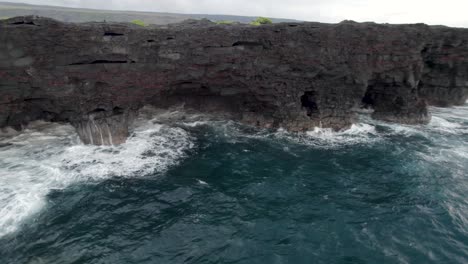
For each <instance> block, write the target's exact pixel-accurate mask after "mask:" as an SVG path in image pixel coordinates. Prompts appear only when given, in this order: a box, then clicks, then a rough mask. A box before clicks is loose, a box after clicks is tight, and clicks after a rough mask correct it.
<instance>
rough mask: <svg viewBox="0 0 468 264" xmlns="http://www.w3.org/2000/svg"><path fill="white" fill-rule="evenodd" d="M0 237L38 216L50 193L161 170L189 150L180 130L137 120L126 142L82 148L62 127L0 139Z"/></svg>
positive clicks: (69, 129)
mask: <svg viewBox="0 0 468 264" xmlns="http://www.w3.org/2000/svg"><path fill="white" fill-rule="evenodd" d="M0 145H5V146H4V147H3V148H0V236H3V235H5V234H8V233H12V232H15V231H16V230H17V229H18V227H19V225H20V224H21V222H22V221H23V220H24V219H26V218H28V217H30V216H31V215H33V214H34V213H36V212H38V211H39V210H40V209H41V208H43V207H44V205H45V203H46V200H45V199H46V196H47V194H48V193H49V192H50V191H51V190H53V189H63V188H66V187H67V186H69V185H70V184H73V183H77V182H89V181H95V180H102V179H106V178H110V177H116V176H119V177H136V176H138V175H148V174H151V173H155V172H163V171H165V170H167V169H168V168H169V167H170V166H171V165H174V164H175V163H177V162H178V161H179V160H180V158H181V157H183V156H184V153H185V151H186V150H187V149H189V148H191V147H192V146H193V144H192V141H191V137H190V135H189V134H188V133H187V132H186V131H185V130H183V129H181V128H175V127H169V126H166V125H161V124H157V123H156V124H155V123H154V122H150V121H147V122H140V125H139V126H137V128H136V129H135V132H134V133H133V135H132V136H131V137H130V138H129V139H128V141H127V143H125V144H123V145H120V146H116V147H102V146H87V145H83V144H81V143H80V142H79V139H78V137H77V135H76V134H75V132H74V129H73V128H72V127H71V126H68V125H57V124H46V123H38V124H36V126H35V127H33V128H30V129H26V130H25V131H24V132H23V133H21V134H19V135H17V136H15V137H10V138H4V139H2V140H0Z"/></svg>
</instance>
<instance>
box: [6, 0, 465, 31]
mask: <svg viewBox="0 0 468 264" xmlns="http://www.w3.org/2000/svg"><path fill="white" fill-rule="evenodd" d="M0 1H2V0H0ZM3 1H9V2H17V3H19V2H23V3H30V4H41V5H59V6H67V7H84V8H98V9H113V10H137V11H156V12H173V13H203V14H231V15H246V16H267V17H281V18H294V19H300V20H307V21H319V22H339V21H342V20H344V19H350V20H356V21H360V22H362V21H376V22H388V23H418V22H424V23H427V24H443V25H449V26H460V27H468V0H437V1H434V0H19V1H17V0H3Z"/></svg>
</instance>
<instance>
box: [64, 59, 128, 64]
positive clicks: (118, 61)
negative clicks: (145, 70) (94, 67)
mask: <svg viewBox="0 0 468 264" xmlns="http://www.w3.org/2000/svg"><path fill="white" fill-rule="evenodd" d="M118 63H135V61H134V60H131V61H128V60H94V61H84V62H76V63H71V64H69V65H87V64H118Z"/></svg>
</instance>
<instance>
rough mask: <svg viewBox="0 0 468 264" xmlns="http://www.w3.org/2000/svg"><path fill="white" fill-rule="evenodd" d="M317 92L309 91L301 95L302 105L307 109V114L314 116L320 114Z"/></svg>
mask: <svg viewBox="0 0 468 264" xmlns="http://www.w3.org/2000/svg"><path fill="white" fill-rule="evenodd" d="M316 97H317V94H316V92H315V91H308V92H305V93H304V94H303V95H302V96H301V105H302V108H304V109H306V111H307V116H309V117H312V116H315V115H319V114H320V111H319V108H318V106H317V98H316Z"/></svg>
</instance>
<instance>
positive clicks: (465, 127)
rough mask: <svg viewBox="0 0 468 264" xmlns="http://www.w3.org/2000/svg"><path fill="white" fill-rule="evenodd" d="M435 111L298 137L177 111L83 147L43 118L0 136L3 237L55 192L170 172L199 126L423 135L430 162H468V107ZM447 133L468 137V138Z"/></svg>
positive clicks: (343, 142) (247, 131)
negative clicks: (428, 116) (415, 120)
mask: <svg viewBox="0 0 468 264" xmlns="http://www.w3.org/2000/svg"><path fill="white" fill-rule="evenodd" d="M431 110H432V112H433V119H432V122H431V123H430V124H428V125H425V126H409V125H408V126H407V125H399V124H391V123H385V122H381V121H375V120H372V119H370V118H369V117H368V116H365V115H364V116H362V117H361V122H360V123H358V124H355V125H353V126H352V127H351V128H350V129H348V130H345V131H341V132H333V131H331V130H328V129H319V128H317V129H315V130H313V131H309V132H307V133H299V134H298V133H289V132H287V131H285V130H281V129H280V130H278V131H274V132H272V131H267V130H260V131H259V130H255V129H251V128H246V127H244V126H241V125H239V124H237V123H235V122H232V121H219V120H210V118H209V117H204V116H189V117H187V116H184V117H183V118H181V115H182V116H183V115H184V114H183V113H180V112H172V113H165V114H164V115H160V116H159V117H158V118H157V119H153V120H150V121H147V120H146V121H144V120H139V121H138V125H137V126H136V129H135V131H134V133H133V134H132V135H131V136H130V137H129V139H128V141H127V142H126V143H125V144H123V145H120V146H115V147H109V146H92V145H83V144H81V143H80V142H79V139H78V136H77V135H76V133H75V131H74V128H72V127H71V126H68V125H59V124H50V123H38V124H36V125H35V126H33V127H31V128H28V129H26V130H25V131H24V132H23V133H21V134H19V135H16V136H9V137H7V138H3V139H0V236H3V235H5V234H9V233H12V232H15V231H17V230H18V228H19V226H20V224H21V222H22V221H23V220H25V219H26V218H28V217H30V216H31V215H33V214H34V213H36V212H38V211H39V210H41V209H42V208H43V207H44V206H45V205H46V196H47V194H48V193H49V192H50V191H51V190H54V189H64V188H66V187H68V186H70V185H71V184H74V183H80V182H81V183H82V182H92V181H99V180H103V179H108V178H110V177H137V176H142V175H148V174H153V173H163V172H164V171H166V170H167V169H168V168H169V167H171V166H173V165H176V164H177V163H178V162H179V161H180V160H181V158H183V157H184V156H185V155H186V151H187V150H188V149H191V148H192V147H193V146H194V143H193V138H192V137H191V135H190V133H189V132H187V131H190V130H191V129H197V128H200V127H209V128H210V129H213V130H215V132H216V133H215V135H216V136H220V137H223V139H222V140H227V141H228V142H230V143H233V144H236V143H238V142H243V141H246V140H251V139H255V140H257V139H260V140H268V141H270V142H271V141H272V142H273V143H278V142H279V143H280V144H286V145H288V144H290V143H299V144H302V145H307V146H310V147H314V148H316V147H318V148H337V147H343V146H349V145H356V144H363V145H364V144H374V143H377V142H385V144H393V140H395V139H398V138H402V137H403V138H404V137H414V136H418V137H421V138H423V139H424V140H427V141H429V142H430V144H432V147H429V148H424V149H423V150H422V151H421V152H420V153H419V154H420V155H421V156H422V157H423V158H424V159H438V160H440V161H444V162H448V163H450V164H452V163H453V160H460V159H462V160H464V161H466V162H468V154H467V153H468V143H467V142H468V139H467V140H466V141H463V137H467V136H468V106H463V107H456V108H451V109H443V108H432V109H431ZM181 119H182V120H181ZM174 124H175V125H174ZM448 137H455V138H460V137H462V142H464V143H462V144H460V143H459V142H460V140H449V139H448ZM453 142H455V143H453ZM457 142H458V143H457ZM424 144H426V143H424ZM285 149H288V148H287V147H286V148H285ZM441 149H442V150H441ZM200 184H203V183H202V182H200Z"/></svg>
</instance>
